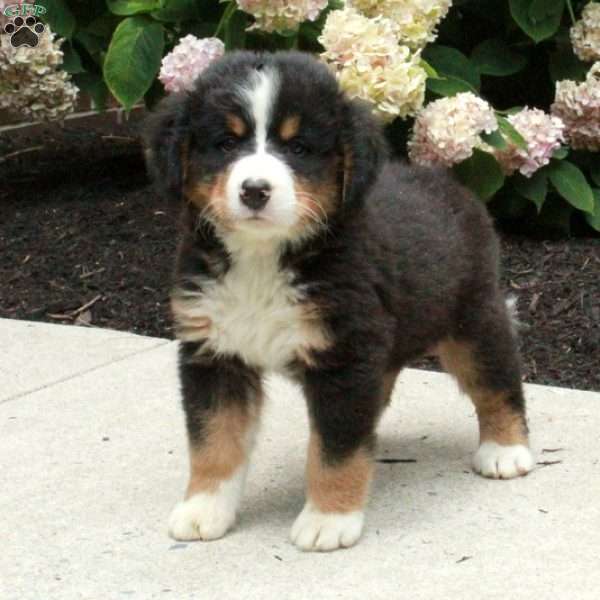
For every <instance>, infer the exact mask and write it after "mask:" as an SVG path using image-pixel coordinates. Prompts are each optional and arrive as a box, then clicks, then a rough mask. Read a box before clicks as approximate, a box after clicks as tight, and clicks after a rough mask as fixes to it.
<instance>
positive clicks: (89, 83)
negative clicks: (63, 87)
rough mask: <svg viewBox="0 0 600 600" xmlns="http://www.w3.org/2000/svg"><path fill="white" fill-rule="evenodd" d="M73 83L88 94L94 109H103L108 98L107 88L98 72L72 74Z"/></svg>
mask: <svg viewBox="0 0 600 600" xmlns="http://www.w3.org/2000/svg"><path fill="white" fill-rule="evenodd" d="M73 81H74V82H75V85H76V86H77V87H78V88H79V89H80V90H81V91H83V92H85V93H86V94H89V95H90V96H91V98H92V101H93V103H94V108H95V109H96V110H103V109H104V108H105V107H106V101H107V99H108V94H109V92H108V88H107V87H106V83H104V80H103V79H102V75H100V74H98V73H77V74H76V75H74V76H73Z"/></svg>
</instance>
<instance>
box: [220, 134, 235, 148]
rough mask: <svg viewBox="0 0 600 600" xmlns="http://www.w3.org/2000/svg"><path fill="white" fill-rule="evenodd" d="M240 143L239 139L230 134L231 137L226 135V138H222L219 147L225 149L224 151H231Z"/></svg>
mask: <svg viewBox="0 0 600 600" xmlns="http://www.w3.org/2000/svg"><path fill="white" fill-rule="evenodd" d="M238 143H239V140H238V139H237V138H236V137H233V136H232V135H230V136H229V137H226V138H225V139H223V140H221V141H220V142H219V143H218V144H217V147H218V148H219V150H223V152H231V151H232V150H235V149H236V148H237V146H238Z"/></svg>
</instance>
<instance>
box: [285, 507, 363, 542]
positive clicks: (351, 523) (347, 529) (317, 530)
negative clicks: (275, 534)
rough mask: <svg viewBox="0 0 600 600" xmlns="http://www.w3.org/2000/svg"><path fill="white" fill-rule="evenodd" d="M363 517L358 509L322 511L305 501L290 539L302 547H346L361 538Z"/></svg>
mask: <svg viewBox="0 0 600 600" xmlns="http://www.w3.org/2000/svg"><path fill="white" fill-rule="evenodd" d="M364 518H365V517H364V513H363V512H361V511H354V512H350V513H323V512H321V511H319V510H317V509H316V508H314V507H313V506H312V505H311V504H310V502H307V503H306V505H305V506H304V508H303V509H302V512H301V513H300V514H299V515H298V518H297V519H296V521H295V523H294V525H293V527H292V533H291V538H292V542H294V544H296V546H298V548H300V549H301V550H317V551H330V550H337V549H338V548H348V547H350V546H353V545H354V544H356V542H357V541H358V538H360V534H361V533H362V530H363V524H364Z"/></svg>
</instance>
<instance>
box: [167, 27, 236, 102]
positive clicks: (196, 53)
mask: <svg viewBox="0 0 600 600" xmlns="http://www.w3.org/2000/svg"><path fill="white" fill-rule="evenodd" d="M224 53H225V45H224V44H223V42H222V41H221V40H220V39H218V38H203V39H198V38H197V37H194V36H193V35H191V34H190V35H186V36H185V37H184V38H181V39H180V40H179V43H178V44H177V46H175V48H173V50H172V51H171V52H170V53H169V54H167V55H166V56H165V57H164V58H163V60H162V65H161V68H160V73H159V74H158V78H159V79H160V81H161V82H162V84H163V85H164V86H165V90H167V92H182V91H187V90H191V89H192V88H193V87H194V82H195V81H196V79H197V78H198V76H199V75H200V73H202V71H204V69H206V67H208V65H210V63H212V62H213V61H214V60H217V59H218V58H220V57H221V56H223V54H224Z"/></svg>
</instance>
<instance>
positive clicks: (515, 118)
mask: <svg viewBox="0 0 600 600" xmlns="http://www.w3.org/2000/svg"><path fill="white" fill-rule="evenodd" d="M508 122H509V123H510V124H511V125H512V126H513V127H514V128H515V129H516V130H517V131H518V132H519V133H520V134H521V135H522V136H523V138H524V140H525V142H526V143H527V150H525V149H524V148H519V147H518V146H517V145H516V144H514V143H512V142H511V141H510V140H508V141H507V143H508V145H507V147H506V148H504V149H503V150H499V149H495V150H494V155H495V156H496V159H497V160H498V162H499V163H500V166H501V167H502V170H503V171H504V173H505V174H507V175H511V174H512V173H514V172H515V171H517V170H518V171H520V172H521V173H522V174H523V175H525V177H531V176H532V175H533V174H534V173H535V172H536V171H537V170H538V169H540V168H541V167H543V166H545V165H547V164H548V163H549V162H550V159H551V158H552V155H553V154H554V151H555V150H557V149H558V148H560V145H561V143H562V142H564V141H565V140H564V129H565V124H564V123H563V122H562V120H561V119H559V118H558V117H555V116H552V115H549V114H546V113H545V112H544V111H543V110H540V109H538V108H524V109H523V110H521V111H519V112H518V113H515V114H514V115H510V116H509V117H508Z"/></svg>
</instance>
